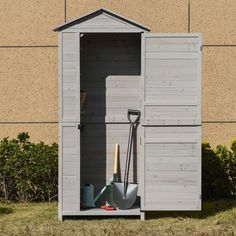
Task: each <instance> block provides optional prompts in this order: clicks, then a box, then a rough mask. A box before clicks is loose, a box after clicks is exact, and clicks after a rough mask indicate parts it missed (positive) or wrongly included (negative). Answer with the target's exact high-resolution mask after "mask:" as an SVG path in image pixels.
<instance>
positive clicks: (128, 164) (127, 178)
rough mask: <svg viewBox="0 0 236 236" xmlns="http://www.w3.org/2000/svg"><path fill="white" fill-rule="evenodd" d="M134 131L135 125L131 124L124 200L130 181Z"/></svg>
mask: <svg viewBox="0 0 236 236" xmlns="http://www.w3.org/2000/svg"><path fill="white" fill-rule="evenodd" d="M133 130H134V124H133V123H130V129H129V140H128V148H127V157H126V164H125V175H124V193H123V197H124V198H125V197H126V192H127V187H128V180H129V167H130V157H131V151H132V144H133Z"/></svg>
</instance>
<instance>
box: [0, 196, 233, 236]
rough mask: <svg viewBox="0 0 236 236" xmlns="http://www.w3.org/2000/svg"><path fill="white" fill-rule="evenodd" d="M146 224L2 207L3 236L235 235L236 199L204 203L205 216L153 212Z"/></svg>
mask: <svg viewBox="0 0 236 236" xmlns="http://www.w3.org/2000/svg"><path fill="white" fill-rule="evenodd" d="M147 218H148V219H147V220H145V221H140V220H138V219H134V218H133V219H132V218H129V219H124V218H111V219H109V218H95V219H94V218H93V219H91V218H87V219H86V218H83V219H81V218H80V219H66V220H64V221H63V222H60V221H58V220H57V204H56V203H51V204H47V203H29V204H13V203H0V235H1V236H2V235H12V236H13V235H14V236H16V235H23V236H32V235H37V236H39V235H45V236H48V235H55V236H64V235H69V236H73V235H86V236H90V235H91V236H93V235H94V236H95V235H96V236H99V235H103V236H113V235H114V236H116V235H119V236H129V235H145V236H152V235H161V236H162V235H181V236H182V235H188V236H189V235H191V236H194V235H212V236H213V235H214V236H222V235H236V199H232V200H221V201H217V202H216V201H215V202H205V203H204V204H203V211H202V212H194V213H193V212H188V213H184V212H182V213H180V212H179V213H178V212H169V213H167V212H159V213H158V212H155V213H154V212H153V213H150V214H149V215H148V216H147Z"/></svg>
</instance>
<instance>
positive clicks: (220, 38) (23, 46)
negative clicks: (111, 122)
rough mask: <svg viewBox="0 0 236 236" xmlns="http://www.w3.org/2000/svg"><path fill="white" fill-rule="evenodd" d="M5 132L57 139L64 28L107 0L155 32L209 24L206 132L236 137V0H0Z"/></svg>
mask: <svg viewBox="0 0 236 236" xmlns="http://www.w3.org/2000/svg"><path fill="white" fill-rule="evenodd" d="M0 5H1V8H0V32H1V34H0V55H1V57H0V94H1V102H0V110H1V112H0V137H3V136H10V137H13V136H15V135H16V134H17V133H18V132H20V131H28V132H29V134H30V135H31V137H32V140H34V141H39V140H41V141H45V142H53V141H57V121H58V116H57V99H58V97H57V96H58V95H57V33H55V32H53V31H52V29H53V28H54V27H55V26H57V25H58V24H61V23H63V22H64V21H65V19H66V20H71V19H73V18H76V17H78V16H80V15H81V14H84V13H86V12H88V11H93V10H96V9H97V8H101V7H106V8H108V9H111V10H113V11H115V12H117V13H120V14H122V15H124V16H126V17H130V18H131V19H134V20H136V21H137V22H140V23H142V24H144V25H146V26H147V27H149V28H151V29H152V32H188V31H189V32H202V34H203V44H204V46H203V66H202V67H203V69H202V76H203V79H202V120H203V140H204V141H209V142H210V143H212V144H213V145H216V144H218V143H224V144H227V145H229V144H230V141H231V139H232V138H234V137H235V138H236V89H235V88H236V63H235V62H236V27H235V22H236V1H235V0H181V1H180V0H135V1H134V0H50V1H38V0H22V1H18V0H0Z"/></svg>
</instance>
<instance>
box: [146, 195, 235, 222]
mask: <svg viewBox="0 0 236 236" xmlns="http://www.w3.org/2000/svg"><path fill="white" fill-rule="evenodd" d="M232 208H236V199H234V200H232V199H230V200H220V201H212V202H211V201H209V202H203V204H202V211H182V212H181V211H178V212H177V211H168V212H167V211H165V212H164V211H163V212H149V213H146V219H158V218H165V217H182V218H185V217H186V218H195V219H205V218H207V217H209V216H214V215H216V214H218V213H220V212H224V211H227V210H230V209H232Z"/></svg>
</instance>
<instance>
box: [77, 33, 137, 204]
mask: <svg viewBox="0 0 236 236" xmlns="http://www.w3.org/2000/svg"><path fill="white" fill-rule="evenodd" d="M80 63H81V64H80V76H81V80H80V81H81V82H80V83H81V84H80V86H81V89H82V90H84V91H86V93H87V97H86V102H85V104H84V107H83V109H82V111H81V124H82V130H81V159H80V167H81V171H80V173H81V186H82V185H85V184H87V183H89V184H93V185H94V188H95V196H96V195H97V194H98V193H99V191H101V189H102V188H103V187H104V186H105V184H106V183H107V182H108V181H109V180H110V178H111V177H112V175H113V163H114V148H115V144H116V143H118V144H119V145H120V152H119V165H118V167H119V168H118V172H119V177H121V179H122V180H123V175H124V167H125V159H126V152H127V142H128V132H129V123H128V119H127V110H128V109H129V108H130V109H138V110H140V91H139V88H140V75H141V34H140V33H85V34H82V35H81V40H80ZM139 129H140V128H139V126H138V128H137V131H136V132H135V133H134V142H133V150H132V157H131V166H130V175H129V177H130V178H129V180H130V182H134V183H137V182H138V176H139V173H138V172H139V171H138V162H139V141H138V140H139ZM102 201H104V199H102Z"/></svg>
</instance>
